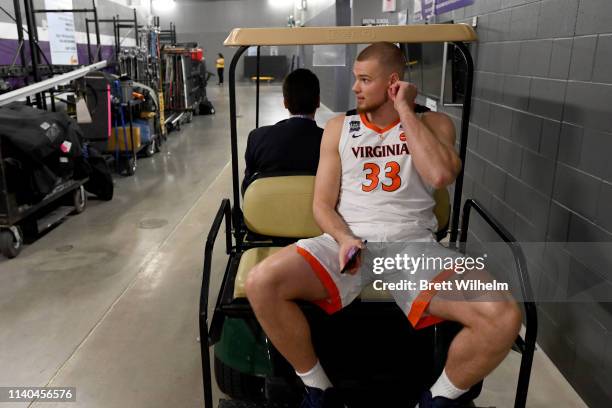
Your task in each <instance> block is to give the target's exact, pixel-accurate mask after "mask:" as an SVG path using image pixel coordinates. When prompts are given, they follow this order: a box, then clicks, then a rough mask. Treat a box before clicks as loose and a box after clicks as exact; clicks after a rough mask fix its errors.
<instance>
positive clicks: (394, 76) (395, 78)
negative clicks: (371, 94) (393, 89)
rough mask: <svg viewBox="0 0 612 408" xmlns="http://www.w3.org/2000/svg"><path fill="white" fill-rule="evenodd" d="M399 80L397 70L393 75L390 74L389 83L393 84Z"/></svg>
mask: <svg viewBox="0 0 612 408" xmlns="http://www.w3.org/2000/svg"><path fill="white" fill-rule="evenodd" d="M399 80H400V77H399V75H398V74H397V72H392V73H391V75H389V85H393V84H394V83H396V82H398V81H399Z"/></svg>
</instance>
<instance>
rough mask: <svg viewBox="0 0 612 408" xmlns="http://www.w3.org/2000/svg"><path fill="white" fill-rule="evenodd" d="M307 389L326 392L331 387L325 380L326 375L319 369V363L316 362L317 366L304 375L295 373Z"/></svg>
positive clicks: (326, 379) (327, 379) (327, 380)
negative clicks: (311, 388) (312, 388)
mask: <svg viewBox="0 0 612 408" xmlns="http://www.w3.org/2000/svg"><path fill="white" fill-rule="evenodd" d="M295 373H296V374H297V375H298V376H299V377H300V378H301V379H302V382H303V383H304V385H305V386H307V387H314V388H319V389H321V390H326V389H328V388H330V387H331V386H332V383H331V382H330V381H329V378H327V374H325V371H323V367H321V363H319V361H318V360H317V364H315V366H314V367H312V368H311V369H310V370H308V371H307V372H305V373H298V372H297V371H296V372H295Z"/></svg>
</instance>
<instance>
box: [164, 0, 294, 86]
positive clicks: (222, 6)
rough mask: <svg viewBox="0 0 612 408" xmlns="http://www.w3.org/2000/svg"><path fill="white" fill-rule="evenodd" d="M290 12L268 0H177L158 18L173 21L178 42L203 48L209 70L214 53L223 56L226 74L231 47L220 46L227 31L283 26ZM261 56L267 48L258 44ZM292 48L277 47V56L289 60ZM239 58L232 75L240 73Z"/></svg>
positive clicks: (232, 50) (291, 9)
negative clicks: (192, 43) (175, 3)
mask: <svg viewBox="0 0 612 408" xmlns="http://www.w3.org/2000/svg"><path fill="white" fill-rule="evenodd" d="M290 14H293V5H290V6H286V7H273V6H271V5H270V3H269V2H268V0H221V1H204V2H202V1H196V0H181V1H178V2H177V5H176V7H175V8H174V9H173V10H171V11H169V12H166V13H165V14H164V15H163V16H161V17H160V21H161V24H162V25H163V26H167V25H169V23H170V22H174V23H176V24H177V27H176V31H177V37H178V41H179V42H188V41H193V42H197V43H198V44H199V45H200V46H201V47H202V48H203V49H204V57H205V58H206V61H207V68H208V70H209V71H215V69H214V68H215V67H214V61H215V59H216V58H217V53H219V52H220V53H223V55H224V57H225V66H226V70H225V71H226V76H227V71H228V68H229V64H230V61H231V58H232V56H233V55H234V52H235V50H236V49H235V48H228V47H224V46H223V41H224V40H225V39H226V38H227V36H228V34H229V32H230V31H231V30H232V29H233V28H236V27H285V26H286V25H287V18H288V17H289V15H290ZM261 52H262V55H269V52H270V51H269V49H268V48H267V47H262V49H261ZM295 52H296V49H295V47H284V48H281V49H279V55H287V58H288V61H289V62H290V59H291V55H292V54H293V53H295ZM243 72H244V70H243V64H242V61H241V62H240V63H239V65H238V69H237V70H236V77H237V78H242V76H243Z"/></svg>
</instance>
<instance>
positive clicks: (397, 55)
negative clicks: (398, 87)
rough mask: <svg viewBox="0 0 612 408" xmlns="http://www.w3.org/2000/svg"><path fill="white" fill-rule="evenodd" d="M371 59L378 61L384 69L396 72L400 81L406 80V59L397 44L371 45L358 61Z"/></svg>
mask: <svg viewBox="0 0 612 408" xmlns="http://www.w3.org/2000/svg"><path fill="white" fill-rule="evenodd" d="M371 59H375V60H377V61H378V62H379V63H380V64H381V65H382V66H383V67H388V68H389V69H390V70H391V72H396V73H397V74H398V75H399V78H400V79H404V69H405V68H406V57H405V56H404V53H403V52H402V50H400V49H399V48H398V47H397V46H396V45H395V44H392V43H389V42H377V43H374V44H370V45H369V46H368V47H366V48H365V49H364V50H363V51H361V52H360V53H359V55H357V61H366V60H371Z"/></svg>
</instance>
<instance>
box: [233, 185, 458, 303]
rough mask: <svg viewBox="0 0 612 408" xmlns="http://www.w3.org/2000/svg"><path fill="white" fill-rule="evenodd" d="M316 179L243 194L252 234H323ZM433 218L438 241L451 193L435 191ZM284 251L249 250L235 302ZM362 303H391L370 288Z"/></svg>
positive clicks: (269, 248) (240, 267) (445, 226)
mask: <svg viewBox="0 0 612 408" xmlns="http://www.w3.org/2000/svg"><path fill="white" fill-rule="evenodd" d="M314 179H315V177H314V176H302V175H300V176H278V177H260V178H257V179H255V180H254V181H253V182H251V184H249V186H248V188H247V189H246V191H245V194H244V204H243V215H244V223H245V225H246V227H247V228H248V230H249V231H251V232H254V233H256V234H259V235H262V236H267V237H274V238H289V239H290V238H294V239H296V238H310V237H314V236H317V235H320V234H321V230H320V229H319V227H318V226H317V223H316V221H315V219H314V216H313V214H312V199H313V193H314ZM434 198H435V200H436V206H435V208H434V214H435V216H436V219H437V220H438V225H440V226H442V228H439V229H438V232H437V237H438V239H441V238H443V237H444V235H445V234H446V230H447V229H448V221H449V216H450V201H449V195H448V191H447V190H446V189H445V188H444V189H440V190H436V192H435V194H434ZM279 249H281V247H280V246H267V247H257V248H251V249H248V250H246V251H245V252H244V253H243V254H242V256H241V258H240V264H239V265H238V271H237V273H236V279H235V281H234V295H233V296H234V299H237V298H245V297H246V293H245V288H244V286H245V283H246V280H247V277H248V274H249V272H250V271H251V270H252V269H253V267H254V266H255V265H256V264H258V263H259V262H261V261H263V260H264V259H265V258H267V257H268V256H270V255H272V254H273V253H275V252H277V251H278V250H279ZM361 299H362V300H383V299H388V300H392V298H391V295H390V294H389V293H387V292H386V291H376V290H374V289H373V288H372V287H367V288H365V289H364V290H363V292H362V293H361Z"/></svg>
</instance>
